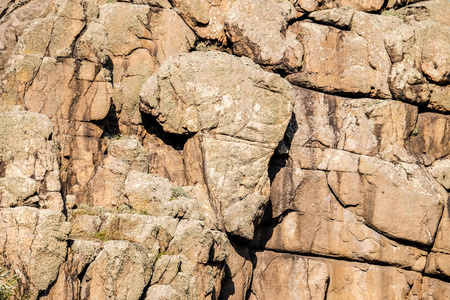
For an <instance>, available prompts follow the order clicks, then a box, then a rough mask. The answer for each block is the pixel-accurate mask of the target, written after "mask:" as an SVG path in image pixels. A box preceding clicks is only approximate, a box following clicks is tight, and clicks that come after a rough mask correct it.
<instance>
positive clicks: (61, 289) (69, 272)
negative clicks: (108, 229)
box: [40, 240, 101, 300]
mask: <svg viewBox="0 0 450 300" xmlns="http://www.w3.org/2000/svg"><path fill="white" fill-rule="evenodd" d="M100 250H101V244H100V243H98V242H94V241H86V240H73V244H72V245H71V246H70V247H69V249H68V254H67V258H66V261H65V262H64V263H63V264H62V265H61V267H60V268H59V273H58V279H57V280H56V282H55V284H54V285H53V286H52V288H51V289H50V291H49V293H48V295H47V296H45V297H41V298H40V299H45V300H57V299H80V298H81V296H80V290H81V281H80V277H81V276H83V275H84V273H85V272H86V269H87V268H88V266H89V264H90V263H92V262H93V261H94V259H95V258H96V257H97V255H98V254H99V253H100Z"/></svg>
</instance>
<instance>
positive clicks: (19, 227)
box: [0, 207, 70, 299]
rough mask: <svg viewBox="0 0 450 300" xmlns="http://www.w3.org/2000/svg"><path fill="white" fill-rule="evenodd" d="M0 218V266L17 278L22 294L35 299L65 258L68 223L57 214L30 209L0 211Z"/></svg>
mask: <svg viewBox="0 0 450 300" xmlns="http://www.w3.org/2000/svg"><path fill="white" fill-rule="evenodd" d="M0 216H1V220H2V221H1V223H0V252H1V253H2V255H1V257H0V260H1V265H2V266H4V267H7V268H8V269H10V270H12V271H14V273H15V274H16V275H17V276H18V279H19V281H20V282H21V285H20V293H21V294H22V295H23V294H31V295H32V297H33V299H36V297H37V294H38V293H39V292H40V291H46V290H47V288H48V287H49V286H50V285H51V284H52V283H53V282H54V281H55V280H56V278H57V276H58V270H59V268H60V266H61V264H62V263H63V262H64V261H65V259H66V253H67V235H68V233H69V232H70V224H69V223H66V222H65V218H64V215H63V214H62V213H60V212H58V211H55V210H39V209H37V208H30V207H18V208H2V209H1V210H0Z"/></svg>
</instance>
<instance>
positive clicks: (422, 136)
mask: <svg viewBox="0 0 450 300" xmlns="http://www.w3.org/2000/svg"><path fill="white" fill-rule="evenodd" d="M416 129H417V130H416V135H414V136H413V137H412V138H411V145H412V147H411V148H412V150H413V151H414V153H416V155H417V156H418V157H419V159H420V162H421V163H423V164H424V165H426V166H428V165H431V164H432V163H433V162H434V161H435V160H436V159H440V158H443V157H445V156H447V155H448V154H450V146H449V139H450V135H449V131H450V116H448V115H441V114H434V113H423V114H420V115H419V117H418V119H417V124H416Z"/></svg>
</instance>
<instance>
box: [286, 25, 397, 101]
mask: <svg viewBox="0 0 450 300" xmlns="http://www.w3.org/2000/svg"><path fill="white" fill-rule="evenodd" d="M354 19H356V17H354ZM353 22H355V23H356V21H353ZM360 22H362V23H367V21H366V20H361V21H360ZM378 23H379V24H382V25H383V27H393V28H395V27H397V26H398V24H395V23H394V22H392V23H384V22H382V21H381V20H380V21H379V22H378ZM371 28H373V29H372V30H369V29H368V28H367V27H363V28H361V29H355V30H354V31H353V30H352V31H342V30H339V29H336V28H334V27H329V26H324V25H319V24H316V23H307V22H297V23H295V24H294V25H292V30H294V32H295V33H296V34H297V35H298V37H297V39H298V40H299V41H300V42H301V43H302V44H303V47H304V59H303V60H304V62H303V65H302V68H301V70H300V72H297V73H294V74H292V75H289V76H288V77H287V79H288V80H289V81H290V82H292V83H294V84H296V85H301V86H305V87H309V88H313V89H320V90H323V91H325V92H329V93H345V94H350V93H351V94H356V95H361V96H362V95H367V96H371V97H377V98H390V96H391V92H390V91H389V86H388V84H387V76H388V74H389V73H388V71H387V70H389V66H390V61H389V57H388V55H387V53H386V52H385V51H381V50H380V49H379V48H381V47H380V42H379V41H376V40H375V37H376V35H375V34H374V33H373V31H374V30H376V29H375V28H376V27H371ZM363 30H365V31H366V32H363ZM378 30H380V29H379V28H378ZM370 38H373V39H374V40H370ZM375 41H376V42H375ZM381 46H382V44H381ZM383 52H384V53H383Z"/></svg>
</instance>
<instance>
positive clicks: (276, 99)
mask: <svg viewBox="0 0 450 300" xmlns="http://www.w3.org/2000/svg"><path fill="white" fill-rule="evenodd" d="M292 92H293V90H292V88H291V87H290V85H289V84H288V82H286V81H285V80H283V79H281V78H280V77H279V76H277V75H274V74H271V73H268V72H265V71H263V70H262V69H261V68H260V67H258V66H257V65H255V64H254V63H253V62H252V61H250V60H248V59H245V58H236V57H233V56H231V55H228V54H224V53H220V52H199V53H192V54H188V55H182V56H180V57H179V58H178V59H176V60H173V61H168V62H167V63H165V64H163V65H162V66H161V68H160V70H159V71H158V72H157V73H156V74H155V75H154V76H153V77H151V78H150V79H149V80H148V81H147V82H146V83H145V85H144V86H143V89H142V91H141V100H142V105H141V110H142V111H143V112H146V113H150V114H152V115H153V116H155V117H156V118H157V119H158V121H159V122H160V124H161V125H162V127H163V128H164V130H166V131H169V132H171V133H176V134H188V133H189V134H193V133H196V135H195V136H194V137H192V138H191V139H189V140H188V141H187V143H186V145H185V149H184V151H185V162H186V163H187V165H190V166H195V167H194V168H193V169H192V170H190V171H188V172H187V180H188V183H191V184H199V185H201V186H202V187H203V189H204V190H205V191H207V193H208V194H207V195H206V197H208V198H209V201H210V204H211V206H212V208H213V210H214V211H215V213H216V214H217V217H218V219H219V222H220V223H223V226H224V228H225V230H226V231H227V232H228V233H230V234H232V235H236V236H239V237H242V238H244V239H247V240H251V239H252V238H253V231H254V229H253V226H254V225H255V223H257V219H258V218H259V217H260V216H261V214H262V208H263V207H264V205H265V203H266V202H267V200H268V184H269V183H268V177H267V165H268V163H269V160H270V157H271V156H272V154H273V152H274V150H275V148H276V147H277V145H278V142H279V141H280V140H281V139H282V138H283V134H284V131H285V129H286V126H287V124H288V122H289V119H290V117H291V111H292V108H291V100H292V98H291V97H292ZM197 166H198V167H197Z"/></svg>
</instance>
